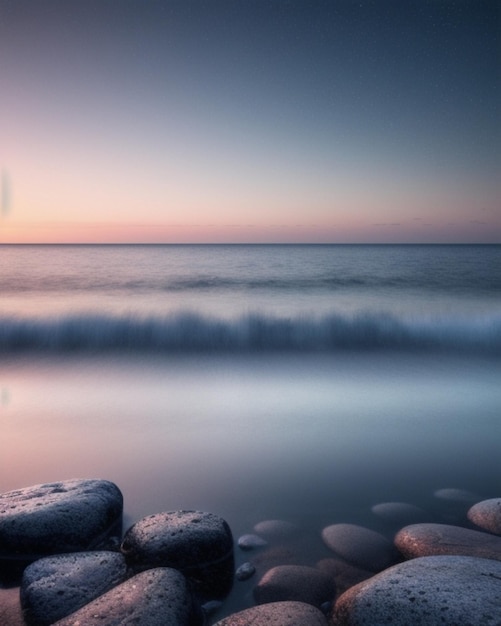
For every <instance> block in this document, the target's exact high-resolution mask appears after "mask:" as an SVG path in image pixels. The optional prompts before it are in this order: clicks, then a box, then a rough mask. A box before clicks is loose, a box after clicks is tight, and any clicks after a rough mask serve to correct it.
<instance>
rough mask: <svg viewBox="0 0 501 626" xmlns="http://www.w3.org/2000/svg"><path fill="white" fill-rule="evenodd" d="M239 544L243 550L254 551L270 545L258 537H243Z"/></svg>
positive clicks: (240, 538) (239, 539)
mask: <svg viewBox="0 0 501 626" xmlns="http://www.w3.org/2000/svg"><path fill="white" fill-rule="evenodd" d="M237 543H238V547H239V548H240V549H241V550H253V549H254V548H262V547H263V546H267V545H268V542H267V541H265V540H264V539H263V538H262V537H259V536H258V535H242V536H241V537H239V538H238V542H237Z"/></svg>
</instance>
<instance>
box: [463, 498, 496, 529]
mask: <svg viewBox="0 0 501 626" xmlns="http://www.w3.org/2000/svg"><path fill="white" fill-rule="evenodd" d="M467 517H468V519H469V520H470V522H473V523H474V524H475V525H476V526H478V527H479V528H482V529H483V530H487V531H488V532H490V533H494V534H496V535H501V498H492V499H490V500H482V502H478V503H477V504H475V505H474V506H472V507H471V509H470V510H469V511H468V513H467Z"/></svg>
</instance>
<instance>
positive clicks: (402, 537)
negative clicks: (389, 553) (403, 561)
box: [394, 524, 501, 561]
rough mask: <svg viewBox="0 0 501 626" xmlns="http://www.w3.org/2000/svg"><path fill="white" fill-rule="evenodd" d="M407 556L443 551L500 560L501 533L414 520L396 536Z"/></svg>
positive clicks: (426, 554) (409, 557)
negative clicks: (415, 522) (491, 533)
mask: <svg viewBox="0 0 501 626" xmlns="http://www.w3.org/2000/svg"><path fill="white" fill-rule="evenodd" d="M394 541H395V545H396V547H397V548H398V549H399V550H400V552H401V553H402V554H403V555H404V556H405V558H407V559H413V558H415V557H418V556H434V555H440V554H451V555H458V556H460V555H462V556H476V557H479V558H484V559H497V560H498V561H501V537H496V536H495V535H490V534H488V533H484V532H481V531H478V530H470V529H469V528H462V527H461V526H451V525H449V524H413V525H411V526H406V527H405V528H402V530H400V531H399V532H398V533H397V534H396V536H395V540H394Z"/></svg>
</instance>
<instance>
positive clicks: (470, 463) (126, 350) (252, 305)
mask: <svg viewBox="0 0 501 626" xmlns="http://www.w3.org/2000/svg"><path fill="white" fill-rule="evenodd" d="M0 259H1V264H0V292H1V294H2V295H1V302H0V353H1V357H0V394H1V395H0V417H1V420H2V439H1V441H0V448H1V449H0V469H1V472H0V489H1V490H2V491H6V490H9V489H13V488H16V487H21V486H25V485H30V484H35V483H39V482H47V481H52V480H59V479H64V478H74V477H100V478H107V479H110V480H113V481H115V482H116V483H117V484H118V485H119V486H120V488H121V489H122V491H123V493H124V496H125V508H126V524H127V523H132V522H133V521H135V520H137V519H139V518H140V517H142V516H144V515H146V514H150V513H154V512H158V511H162V510H173V509H179V508H185V509H202V510H209V511H212V512H215V513H218V514H220V515H222V516H223V517H225V518H226V519H227V521H228V522H229V523H230V525H231V526H232V529H233V531H234V534H235V535H236V536H238V535H239V534H242V533H244V532H251V530H252V526H253V524H254V523H256V522H257V521H260V520H262V519H268V518H285V519H289V520H293V521H297V522H299V523H300V524H302V525H303V526H305V527H308V528H309V529H312V530H320V529H321V528H322V527H323V525H325V524H329V523H334V522H338V521H354V522H360V523H364V524H366V525H369V526H374V527H376V526H377V521H376V520H374V519H373V517H374V516H373V514H372V513H371V512H370V507H371V506H372V505H373V504H376V503H377V502H381V501H388V500H404V501H408V502H413V503H416V504H419V505H421V506H424V507H425V508H426V507H427V508H430V507H431V508H433V507H434V506H435V504H434V502H435V501H434V498H433V492H434V491H435V490H436V489H439V488H442V487H459V488H464V489H469V490H472V491H474V492H476V493H479V494H480V495H481V496H485V497H493V496H499V494H500V492H501V488H500V487H501V481H500V478H501V455H500V447H501V446H500V441H501V425H500V409H501V385H500V380H501V359H500V358H499V357H500V356H501V246H33V247H31V246H18V247H0Z"/></svg>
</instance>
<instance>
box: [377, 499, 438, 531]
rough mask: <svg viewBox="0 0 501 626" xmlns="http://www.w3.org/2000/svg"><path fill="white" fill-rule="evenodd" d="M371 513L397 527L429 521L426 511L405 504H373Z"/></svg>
mask: <svg viewBox="0 0 501 626" xmlns="http://www.w3.org/2000/svg"><path fill="white" fill-rule="evenodd" d="M371 511H372V512H373V513H374V515H377V516H378V517H379V518H381V519H383V520H385V521H386V522H388V523H389V524H391V525H394V526H399V527H402V526H408V525H409V524H417V523H419V522H426V521H430V516H429V515H428V513H426V511H423V509H421V508H419V507H418V506H415V505H414V504H408V503H407V502H381V503H380V504H375V505H374V506H373V507H372V508H371Z"/></svg>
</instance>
